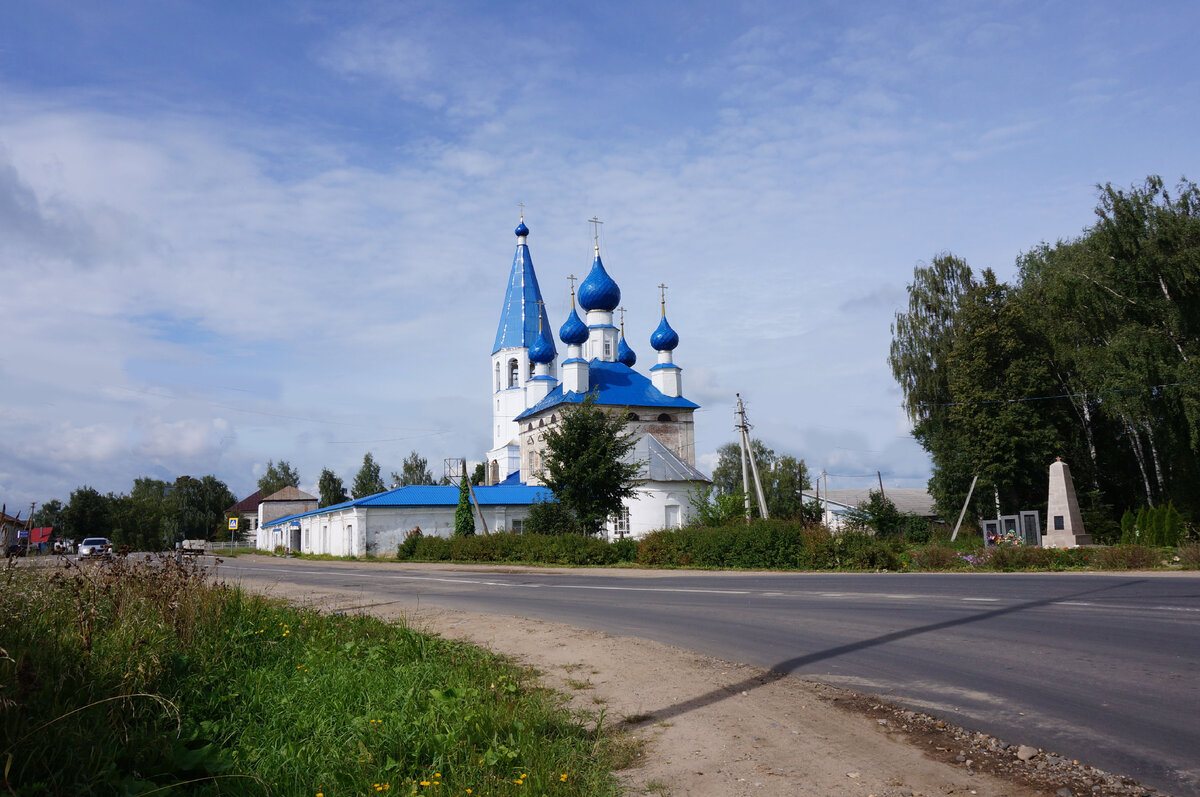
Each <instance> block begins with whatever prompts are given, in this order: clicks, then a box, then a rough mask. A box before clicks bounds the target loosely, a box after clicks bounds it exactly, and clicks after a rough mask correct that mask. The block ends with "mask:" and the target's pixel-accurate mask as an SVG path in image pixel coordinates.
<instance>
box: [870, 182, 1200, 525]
mask: <svg viewBox="0 0 1200 797" xmlns="http://www.w3.org/2000/svg"><path fill="white" fill-rule="evenodd" d="M1098 191H1099V202H1098V204H1097V206H1096V208H1095V216H1096V220H1095V223H1094V224H1093V225H1092V226H1090V227H1088V228H1086V229H1084V230H1083V231H1082V233H1081V234H1080V235H1079V236H1077V237H1074V238H1069V239H1065V240H1060V241H1058V242H1056V243H1054V244H1047V243H1042V244H1039V245H1037V246H1035V247H1033V248H1032V249H1030V250H1029V251H1027V252H1025V253H1023V254H1021V255H1020V256H1019V257H1018V260H1017V266H1018V273H1017V276H1016V278H1015V281H1014V282H1013V284H1011V285H1010V284H1006V283H1003V282H1000V281H999V280H997V278H996V275H995V273H994V272H993V271H992V270H991V269H984V270H983V271H982V272H981V273H979V274H976V273H975V272H974V271H973V270H972V269H971V267H970V266H969V265H968V264H967V262H966V261H965V260H963V259H962V258H959V257H956V256H955V255H953V254H950V253H943V254H940V255H938V256H937V257H935V258H933V260H932V261H930V262H929V263H928V264H921V265H918V266H917V267H916V269H915V270H914V274H913V281H912V284H910V285H909V286H908V306H907V308H906V309H905V310H903V311H901V312H899V313H897V314H896V318H895V321H894V323H893V325H892V344H891V351H890V356H889V363H890V365H891V368H892V372H893V374H894V376H895V378H896V380H897V381H898V382H899V384H900V386H901V388H902V390H903V394H904V407H905V410H906V411H907V413H908V416H909V418H910V419H911V421H912V422H913V425H914V428H913V436H914V437H915V438H916V439H917V440H918V441H919V442H920V443H921V445H922V446H923V447H924V448H925V450H926V451H928V452H929V454H930V456H931V458H932V460H933V474H932V477H931V479H930V482H929V487H930V492H931V493H932V494H933V497H934V499H935V501H936V502H937V506H938V508H939V510H940V511H941V512H942V514H943V516H946V517H949V516H953V515H956V514H957V513H958V511H959V508H960V506H961V505H962V503H963V501H964V499H965V498H966V495H967V493H968V490H969V488H970V485H971V483H972V480H973V479H974V478H975V477H976V476H978V483H977V485H976V488H975V492H974V497H973V499H972V505H973V510H974V512H975V514H976V515H977V516H979V517H992V516H994V515H995V514H996V512H997V510H999V511H1000V512H1001V513H1004V514H1007V513H1012V512H1015V511H1017V510H1020V509H1034V508H1044V507H1045V504H1046V493H1047V488H1046V479H1047V472H1048V468H1049V465H1050V463H1051V462H1053V461H1054V459H1055V457H1059V456H1061V457H1062V458H1063V459H1064V460H1066V461H1067V462H1068V464H1069V465H1070V468H1071V472H1072V475H1073V479H1074V482H1075V489H1076V491H1077V493H1078V494H1079V496H1080V502H1081V507H1082V509H1083V510H1084V512H1085V524H1087V525H1089V526H1090V528H1091V530H1092V533H1093V534H1098V535H1099V536H1100V537H1101V538H1102V539H1103V538H1105V537H1108V538H1109V539H1110V540H1111V538H1113V537H1114V536H1115V535H1117V534H1119V528H1118V526H1117V522H1116V519H1117V518H1118V517H1119V516H1121V514H1122V513H1123V512H1124V511H1125V510H1127V509H1130V508H1132V509H1134V510H1136V509H1137V508H1138V507H1142V506H1146V507H1156V506H1161V505H1164V504H1167V503H1169V502H1173V503H1174V505H1175V506H1176V507H1178V508H1179V510H1180V511H1181V512H1182V513H1183V514H1184V515H1185V516H1186V517H1190V518H1192V519H1195V518H1196V517H1197V516H1198V514H1200V493H1198V492H1197V491H1196V490H1195V489H1194V485H1195V484H1196V480H1197V477H1200V189H1197V187H1196V185H1195V184H1194V183H1191V182H1188V181H1186V180H1184V181H1180V183H1179V184H1178V185H1177V187H1176V188H1175V189H1174V190H1171V189H1169V188H1167V187H1166V186H1165V185H1164V183H1163V181H1162V179H1161V178H1159V177H1155V176H1151V177H1149V178H1147V179H1146V181H1145V182H1144V183H1143V184H1142V185H1135V186H1133V187H1131V188H1130V189H1128V190H1125V189H1120V188H1115V187H1113V186H1112V185H1111V184H1106V185H1104V186H1101V187H1098Z"/></svg>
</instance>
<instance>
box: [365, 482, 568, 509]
mask: <svg viewBox="0 0 1200 797" xmlns="http://www.w3.org/2000/svg"><path fill="white" fill-rule="evenodd" d="M473 489H474V491H475V500H476V501H478V502H479V505H480V506H527V505H529V504H532V503H535V502H537V501H550V500H553V493H551V492H550V491H549V490H548V489H546V488H545V487H528V486H526V485H524V484H520V483H518V484H515V485H510V484H494V485H492V486H490V487H475V488H473ZM359 505H360V506H458V487H457V486H456V485H453V484H446V485H432V484H431V485H409V486H408V487H397V488H396V489H395V490H388V491H387V492H383V493H379V494H378V495H371V496H367V497H366V498H363V499H361V500H360V503H359Z"/></svg>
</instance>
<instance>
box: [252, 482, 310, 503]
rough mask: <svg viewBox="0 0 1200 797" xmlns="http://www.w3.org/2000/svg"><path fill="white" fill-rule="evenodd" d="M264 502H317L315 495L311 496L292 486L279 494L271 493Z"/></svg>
mask: <svg viewBox="0 0 1200 797" xmlns="http://www.w3.org/2000/svg"><path fill="white" fill-rule="evenodd" d="M262 500H263V501H316V500H317V497H316V496H315V495H309V494H308V493H306V492H304V491H303V490H298V489H296V488H295V487H293V486H292V485H290V484H289V485H288V486H287V487H284V488H283V489H282V490H280V491H279V492H277V493H271V494H270V495H268V496H267V497H266V498H264V499H262Z"/></svg>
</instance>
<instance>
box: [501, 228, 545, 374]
mask: <svg viewBox="0 0 1200 797" xmlns="http://www.w3.org/2000/svg"><path fill="white" fill-rule="evenodd" d="M541 300H542V291H541V289H540V288H538V281H537V274H535V273H534V271H533V258H531V257H530V256H529V246H527V245H526V244H523V243H521V244H517V252H516V254H515V255H513V264H512V271H511V272H510V273H509V276H508V290H507V291H506V292H505V294H504V308H503V309H502V310H501V311H500V325H499V326H498V327H497V328H496V343H495V345H494V346H492V354H495V353H496V352H498V351H500V350H501V349H511V348H524V347H528V346H532V345H533V343H534V341H536V340H537V337H538V308H539V305H538V302H540V301H541ZM541 316H542V328H543V329H550V316H548V315H547V314H546V308H545V306H541ZM547 340H548V341H549V343H550V350H551V351H552V352H553V354H552V355H551V357H550V359H551V360H553V359H554V356H556V355H557V354H558V351H557V349H555V348H554V336H553V335H547ZM547 362H549V360H547Z"/></svg>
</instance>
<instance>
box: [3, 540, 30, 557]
mask: <svg viewBox="0 0 1200 797" xmlns="http://www.w3.org/2000/svg"><path fill="white" fill-rule="evenodd" d="M28 551H29V546H27V545H22V544H21V543H19V542H14V543H13V544H12V545H10V546H8V547H7V548H5V549H4V555H5V556H24V555H25V554H26V553H28Z"/></svg>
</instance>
